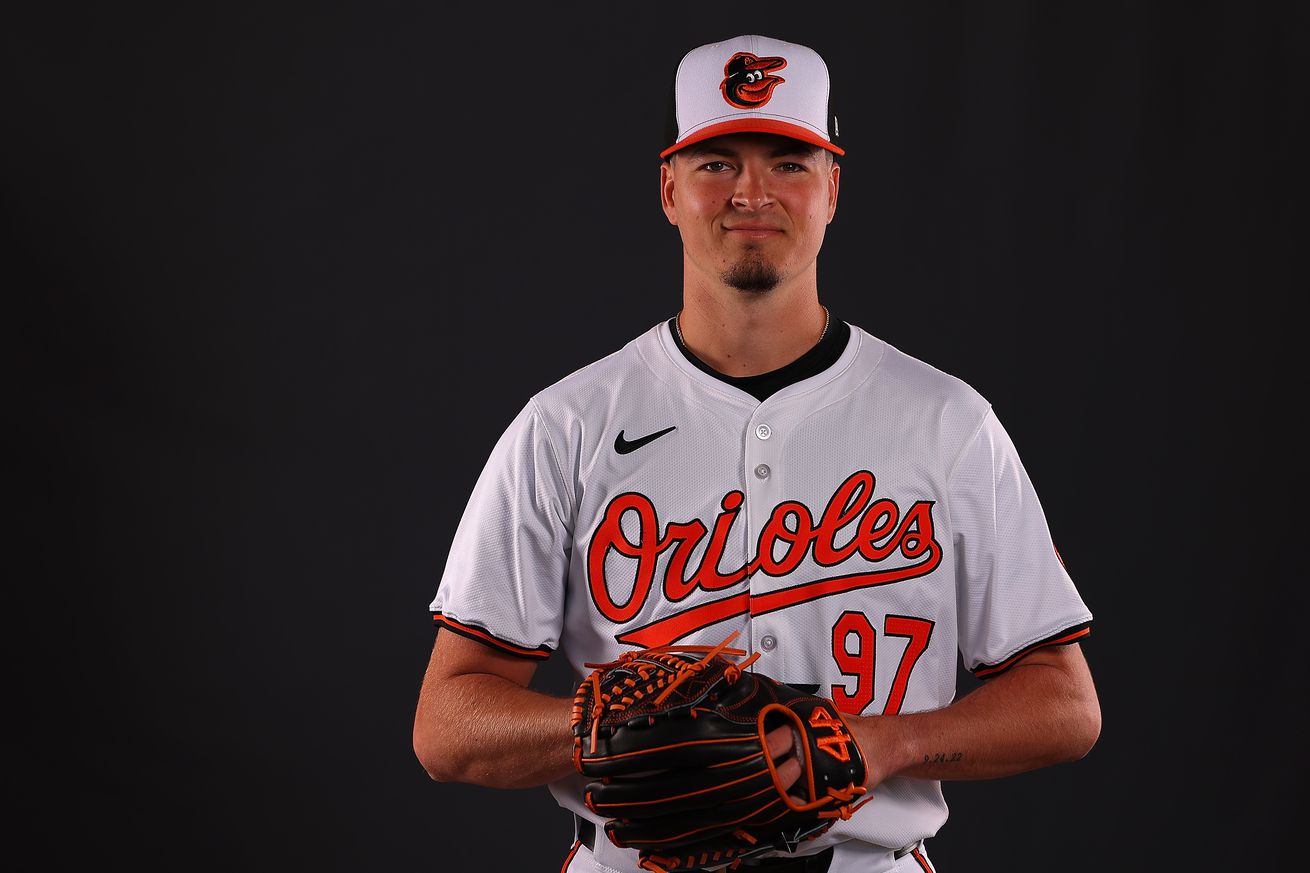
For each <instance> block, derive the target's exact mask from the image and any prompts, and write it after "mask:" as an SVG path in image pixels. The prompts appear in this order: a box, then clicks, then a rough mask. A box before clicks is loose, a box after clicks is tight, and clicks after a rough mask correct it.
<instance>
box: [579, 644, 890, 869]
mask: <svg viewBox="0 0 1310 873" xmlns="http://www.w3.org/2000/svg"><path fill="white" fill-rule="evenodd" d="M736 636H737V634H735V633H734V634H733V635H732V636H730V637H728V638H727V639H726V640H724V641H723V642H722V643H720V644H719V645H718V646H714V647H709V646H660V647H657V648H651V649H643V650H639V651H631V652H625V653H623V655H621V656H620V657H619V659H618V660H617V661H613V662H611V663H608V664H588V665H587V666H588V667H595V668H597V669H596V670H595V671H594V672H593V673H592V674H591V675H590V676H588V677H587V678H586V679H585V680H584V681H583V682H582V684H581V685H580V686H579V687H578V692H577V695H576V697H575V698H574V701H573V717H572V725H573V734H574V753H573V760H574V764H575V765H576V767H577V769H578V772H580V773H582V774H583V775H584V776H590V777H592V778H593V780H594V781H592V782H591V783H589V784H588V785H587V788H586V796H585V800H586V804H587V807H588V808H589V809H590V810H592V811H593V812H595V813H597V814H598V815H601V816H604V817H605V818H607V819H609V821H608V822H606V824H605V833H606V834H607V836H608V837H609V839H610V842H612V843H614V844H615V845H617V846H621V847H627V848H635V849H638V850H640V865H641V867H642V868H643V869H646V870H651V871H656V873H669V871H682V870H703V869H710V868H717V867H724V866H731V867H733V868H735V867H736V866H738V862H739V861H740V860H741V859H743V858H748V857H752V856H757V855H762V854H766V853H770V852H775V851H781V852H794V851H795V849H796V847H797V845H798V844H799V843H800V842H802V841H803V840H808V839H813V838H815V837H817V836H819V835H820V834H822V833H823V832H824V831H826V830H828V828H830V827H832V825H833V823H834V822H836V821H838V820H840V819H848V818H850V816H851V813H853V812H854V811H855V810H856V809H858V808H859V807H860V806H861V805H863V803H865V802H866V801H867V798H866V800H860V801H859V802H858V803H857V802H856V801H857V798H859V796H860V795H862V794H864V793H865V788H864V783H865V777H866V772H865V759H864V755H863V753H862V752H861V751H860V747H859V745H858V744H857V743H856V741H855V737H854V736H853V735H852V734H851V731H850V727H849V725H847V723H846V721H845V719H844V718H843V717H842V715H841V713H840V712H838V710H837V708H836V706H835V705H834V704H833V702H832V701H831V700H828V699H825V698H822V697H817V696H814V695H811V694H806V693H804V692H802V691H800V690H798V689H796V688H792V687H791V686H789V685H785V684H783V683H780V682H777V681H775V680H773V679H770V678H769V677H767V676H764V675H762V674H759V673H750V672H746V671H745V669H744V668H746V667H747V666H749V665H750V664H752V663H753V662H754V661H755V660H756V659H757V658H758V657H759V655H758V654H755V655H752V656H750V657H749V658H746V659H745V660H741V661H738V660H736V659H738V658H741V657H742V656H745V654H746V653H745V652H743V651H741V650H740V649H729V648H727V646H728V644H729V643H731V642H732V641H733V639H734V638H735V637H736ZM784 724H790V725H791V726H792V727H793V728H794V733H795V737H796V738H797V739H798V742H797V744H796V745H797V748H796V751H795V754H796V757H797V760H798V762H799V763H800V764H801V770H802V772H801V776H800V778H799V779H798V780H797V781H796V782H795V784H794V785H783V784H781V780H780V779H779V774H778V766H777V764H776V763H775V762H774V760H773V758H772V756H771V755H770V754H769V749H768V746H767V742H766V740H765V736H766V734H768V732H769V731H771V730H773V729H774V728H777V727H779V726H780V725H784Z"/></svg>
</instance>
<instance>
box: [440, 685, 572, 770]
mask: <svg viewBox="0 0 1310 873" xmlns="http://www.w3.org/2000/svg"><path fill="white" fill-rule="evenodd" d="M572 706H573V701H572V699H566V698H560V697H550V696H548V695H545V694H541V693H540V692H537V691H532V690H531V689H528V688H524V687H522V686H519V685H516V684H515V683H513V682H511V681H509V680H508V679H505V678H503V677H501V676H494V675H490V674H485V673H472V674H466V675H461V676H452V677H450V678H447V679H444V680H443V681H442V683H441V695H440V697H439V698H437V697H436V696H435V695H427V694H425V695H423V696H421V697H420V699H419V717H418V719H417V720H416V722H415V732H414V748H415V752H416V753H417V754H418V756H419V760H420V761H421V762H422V763H423V766H424V769H426V770H427V772H428V774H429V775H430V776H432V778H433V779H437V780H440V781H442V782H469V783H473V784H475V785H483V786H486V787H488V788H531V787H534V786H537V785H544V784H546V783H548V782H553V781H555V780H556V779H559V778H561V777H563V776H566V775H568V774H570V773H572V772H574V769H573V758H572V754H573V734H572V732H571V730H570V729H569V716H570V713H571V711H572Z"/></svg>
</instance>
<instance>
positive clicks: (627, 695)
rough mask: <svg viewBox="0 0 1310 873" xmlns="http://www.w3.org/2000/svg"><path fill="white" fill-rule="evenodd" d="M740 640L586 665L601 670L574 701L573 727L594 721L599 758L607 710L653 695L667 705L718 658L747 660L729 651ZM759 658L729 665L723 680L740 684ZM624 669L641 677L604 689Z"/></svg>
mask: <svg viewBox="0 0 1310 873" xmlns="http://www.w3.org/2000/svg"><path fill="white" fill-rule="evenodd" d="M736 638H737V631H733V633H732V634H731V635H730V636H729V637H728V638H727V639H726V640H724V641H723V642H721V643H719V644H718V645H717V646H655V647H653V648H649V649H639V650H634V651H631V652H624V653H623V654H621V655H619V657H618V660H615V661H610V662H609V663H607V664H586V665H585V666H587V667H595V668H597V669H596V670H594V671H593V672H592V674H591V675H590V676H588V677H587V679H586V681H585V682H583V683H582V685H580V686H579V687H578V693H577V695H576V696H575V697H574V698H573V716H572V719H571V722H570V724H571V725H572V726H573V727H575V728H576V727H577V726H578V725H579V724H580V723H581V722H582V719H583V717H584V716H587V715H589V716H590V717H591V753H592V754H595V752H596V742H597V739H598V734H599V731H600V720H601V718H602V717H603V716H604V714H605V711H606V710H608V711H610V712H611V713H614V712H622V711H623V710H625V709H627V708H628V707H629V706H632V705H633V704H635V703H637V702H638V701H639V700H643V699H645V698H646V697H648V696H650V695H657V696H656V697H655V702H656V703H663V702H664V701H665V700H667V699H668V696H669V695H670V694H672V693H673V690H674V689H675V688H677V687H678V686H679V685H681V684H682V683H683V682H685V681H686V680H688V679H690V678H691V677H692V676H695V675H696V674H698V673H701V672H703V671H704V670H705V669H706V668H707V667H709V666H710V664H711V662H713V661H714V659H715V658H717V657H718V656H720V655H727V656H731V657H734V658H739V657H742V656H744V655H745V654H746V653H745V652H744V651H742V650H741V649H730V648H728V644H729V643H731V642H732V641H733V640H734V639H736ZM678 653H691V654H701V658H700V660H698V661H688V660H686V659H685V658H680V657H678ZM759 657H760V654H759V652H756V653H755V654H753V655H751V656H750V657H749V658H746V660H744V661H741V662H739V663H733V664H728V665H727V666H726V667H724V669H723V678H724V679H726V680H727V681H728V682H736V681H737V680H738V679H740V678H741V673H742V670H744V669H745V668H746V667H748V666H750V665H751V664H753V663H755V661H756V660H758V659H759ZM623 665H629V666H631V669H633V670H634V671H635V672H636V674H637V675H635V676H628V677H626V678H624V680H623V681H622V682H619V683H615V684H614V685H612V686H610V688H609V689H608V690H606V689H605V688H603V687H602V686H601V682H600V677H601V674H602V673H604V672H606V671H608V670H611V669H613V668H615V667H620V666H623ZM588 690H590V692H591V711H590V712H589V713H588V712H586V711H585V708H586V698H587V691H588ZM695 715H696V711H695V710H692V716H693V717H694V716H695ZM575 763H576V762H575Z"/></svg>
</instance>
